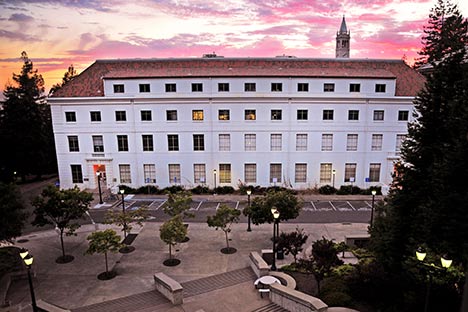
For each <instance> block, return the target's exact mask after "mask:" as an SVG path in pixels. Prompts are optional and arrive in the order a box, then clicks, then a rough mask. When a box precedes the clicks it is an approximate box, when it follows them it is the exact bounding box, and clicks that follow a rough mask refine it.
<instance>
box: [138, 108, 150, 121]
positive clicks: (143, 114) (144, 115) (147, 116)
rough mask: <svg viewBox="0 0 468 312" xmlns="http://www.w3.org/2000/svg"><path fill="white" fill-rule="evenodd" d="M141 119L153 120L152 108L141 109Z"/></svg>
mask: <svg viewBox="0 0 468 312" xmlns="http://www.w3.org/2000/svg"><path fill="white" fill-rule="evenodd" d="M140 113H141V121H151V117H152V116H151V111H150V110H144V111H141V112H140Z"/></svg>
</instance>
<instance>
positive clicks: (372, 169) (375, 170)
mask: <svg viewBox="0 0 468 312" xmlns="http://www.w3.org/2000/svg"><path fill="white" fill-rule="evenodd" d="M379 181H380V164H370V165H369V182H379Z"/></svg>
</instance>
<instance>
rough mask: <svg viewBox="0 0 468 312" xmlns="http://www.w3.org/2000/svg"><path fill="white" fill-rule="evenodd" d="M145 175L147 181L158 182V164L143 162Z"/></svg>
mask: <svg viewBox="0 0 468 312" xmlns="http://www.w3.org/2000/svg"><path fill="white" fill-rule="evenodd" d="M143 175H144V178H145V183H156V166H155V165H154V164H143Z"/></svg>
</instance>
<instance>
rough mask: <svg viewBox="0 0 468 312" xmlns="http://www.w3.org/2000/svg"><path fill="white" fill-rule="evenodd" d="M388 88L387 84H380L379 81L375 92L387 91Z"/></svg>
mask: <svg viewBox="0 0 468 312" xmlns="http://www.w3.org/2000/svg"><path fill="white" fill-rule="evenodd" d="M386 89H387V85H385V84H379V83H378V84H376V85H375V92H376V93H385V91H386Z"/></svg>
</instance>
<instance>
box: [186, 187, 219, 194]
mask: <svg viewBox="0 0 468 312" xmlns="http://www.w3.org/2000/svg"><path fill="white" fill-rule="evenodd" d="M190 192H192V194H198V195H200V194H212V193H213V191H212V190H210V188H209V187H208V186H203V185H197V186H196V187H194V188H193V189H191V190H190Z"/></svg>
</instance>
